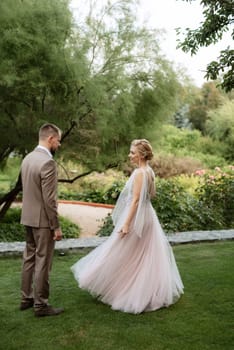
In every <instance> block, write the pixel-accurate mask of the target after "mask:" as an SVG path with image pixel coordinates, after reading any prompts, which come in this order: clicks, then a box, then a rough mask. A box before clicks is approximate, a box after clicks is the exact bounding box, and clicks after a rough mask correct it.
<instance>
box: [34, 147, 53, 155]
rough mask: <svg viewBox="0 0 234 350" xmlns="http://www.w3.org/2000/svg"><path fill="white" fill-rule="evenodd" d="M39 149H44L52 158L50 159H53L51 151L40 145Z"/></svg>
mask: <svg viewBox="0 0 234 350" xmlns="http://www.w3.org/2000/svg"><path fill="white" fill-rule="evenodd" d="M37 148H39V149H43V150H44V151H46V152H47V153H48V155H49V156H50V158H53V156H52V154H51V153H50V151H49V150H48V148H46V147H44V146H41V145H38V146H37Z"/></svg>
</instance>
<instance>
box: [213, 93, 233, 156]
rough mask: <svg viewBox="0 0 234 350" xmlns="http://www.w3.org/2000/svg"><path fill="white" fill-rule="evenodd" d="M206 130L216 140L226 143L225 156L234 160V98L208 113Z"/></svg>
mask: <svg viewBox="0 0 234 350" xmlns="http://www.w3.org/2000/svg"><path fill="white" fill-rule="evenodd" d="M206 130H207V133H208V135H210V136H211V137H212V138H213V139H214V140H219V141H222V143H223V144H224V148H225V150H224V156H225V158H226V159H227V160H229V161H231V162H232V161H234V100H228V99H226V100H225V101H224V103H223V104H222V105H221V106H220V107H219V108H217V109H215V110H211V111H210V112H209V113H208V120H207V122H206Z"/></svg>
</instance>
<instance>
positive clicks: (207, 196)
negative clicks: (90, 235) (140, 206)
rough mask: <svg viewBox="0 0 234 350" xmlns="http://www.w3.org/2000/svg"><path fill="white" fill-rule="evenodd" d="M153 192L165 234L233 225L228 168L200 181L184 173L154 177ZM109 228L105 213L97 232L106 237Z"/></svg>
mask: <svg viewBox="0 0 234 350" xmlns="http://www.w3.org/2000/svg"><path fill="white" fill-rule="evenodd" d="M201 173H202V174H203V173H204V171H201ZM188 182H189V183H188ZM192 185H193V186H194V187H193V188H191V187H192ZM188 186H190V188H189V189H188ZM156 191H157V192H156V197H155V198H153V200H152V205H153V207H154V208H155V210H156V213H157V215H158V218H159V220H160V222H161V224H162V227H163V229H164V230H165V232H167V233H171V232H182V231H197V230H201V231H202V230H218V229H229V228H232V227H233V225H234V219H233V218H234V174H233V170H232V168H231V169H229V170H228V171H226V172H224V173H220V174H219V173H218V175H217V172H216V175H205V177H203V176H202V177H201V178H200V181H199V175H197V179H196V178H195V176H192V177H190V178H189V177H188V176H187V179H186V182H185V181H182V179H181V177H177V178H173V179H168V180H166V179H157V181H156ZM112 230H113V222H112V219H111V216H110V215H108V216H107V217H106V218H105V220H104V222H103V226H102V227H101V228H100V230H99V231H98V234H99V235H103V236H108V235H109V234H111V232H112Z"/></svg>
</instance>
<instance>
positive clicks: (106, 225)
mask: <svg viewBox="0 0 234 350" xmlns="http://www.w3.org/2000/svg"><path fill="white" fill-rule="evenodd" d="M113 229H114V225H113V220H112V217H111V214H108V215H107V216H106V217H105V219H104V220H103V223H102V225H101V227H100V229H99V230H98V231H97V236H101V237H105V236H110V234H111V233H112V232H113Z"/></svg>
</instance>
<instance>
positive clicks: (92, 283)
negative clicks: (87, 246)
mask: <svg viewBox="0 0 234 350" xmlns="http://www.w3.org/2000/svg"><path fill="white" fill-rule="evenodd" d="M149 214H150V215H149V217H148V220H147V223H146V224H145V226H144V231H143V232H144V233H143V235H142V237H141V238H140V237H138V236H137V235H136V234H134V231H132V230H130V233H129V234H128V235H126V236H125V237H124V238H122V239H121V238H120V237H119V233H118V231H119V228H120V227H119V225H118V226H117V227H116V228H115V230H114V231H113V233H112V235H111V236H110V237H109V238H108V239H107V240H106V241H105V242H104V243H103V244H102V245H100V246H99V247H97V248H96V249H94V250H93V251H91V252H90V253H89V254H88V255H86V256H85V257H83V258H81V259H80V260H78V262H77V263H75V264H74V265H73V266H72V267H71V270H72V272H73V274H74V277H75V279H76V280H77V282H78V285H79V287H80V288H82V289H85V290H87V291H89V292H90V293H91V294H92V295H93V296H95V297H97V298H98V299H100V300H101V301H102V302H103V303H105V304H109V305H110V306H111V308H112V309H113V310H121V311H123V312H128V313H133V314H137V313H141V312H144V311H153V310H157V309H160V308H162V307H168V306H169V305H171V304H173V303H175V302H176V301H177V300H178V299H179V297H180V295H181V294H183V283H182V280H181V277H180V274H179V271H178V268H177V265H176V261H175V258H174V255H173V251H172V248H171V246H170V244H169V243H168V240H167V238H166V236H165V234H164V232H163V230H162V228H161V225H160V223H159V221H158V218H157V215H156V214H155V212H153V210H152V211H151V212H150V213H149Z"/></svg>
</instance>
